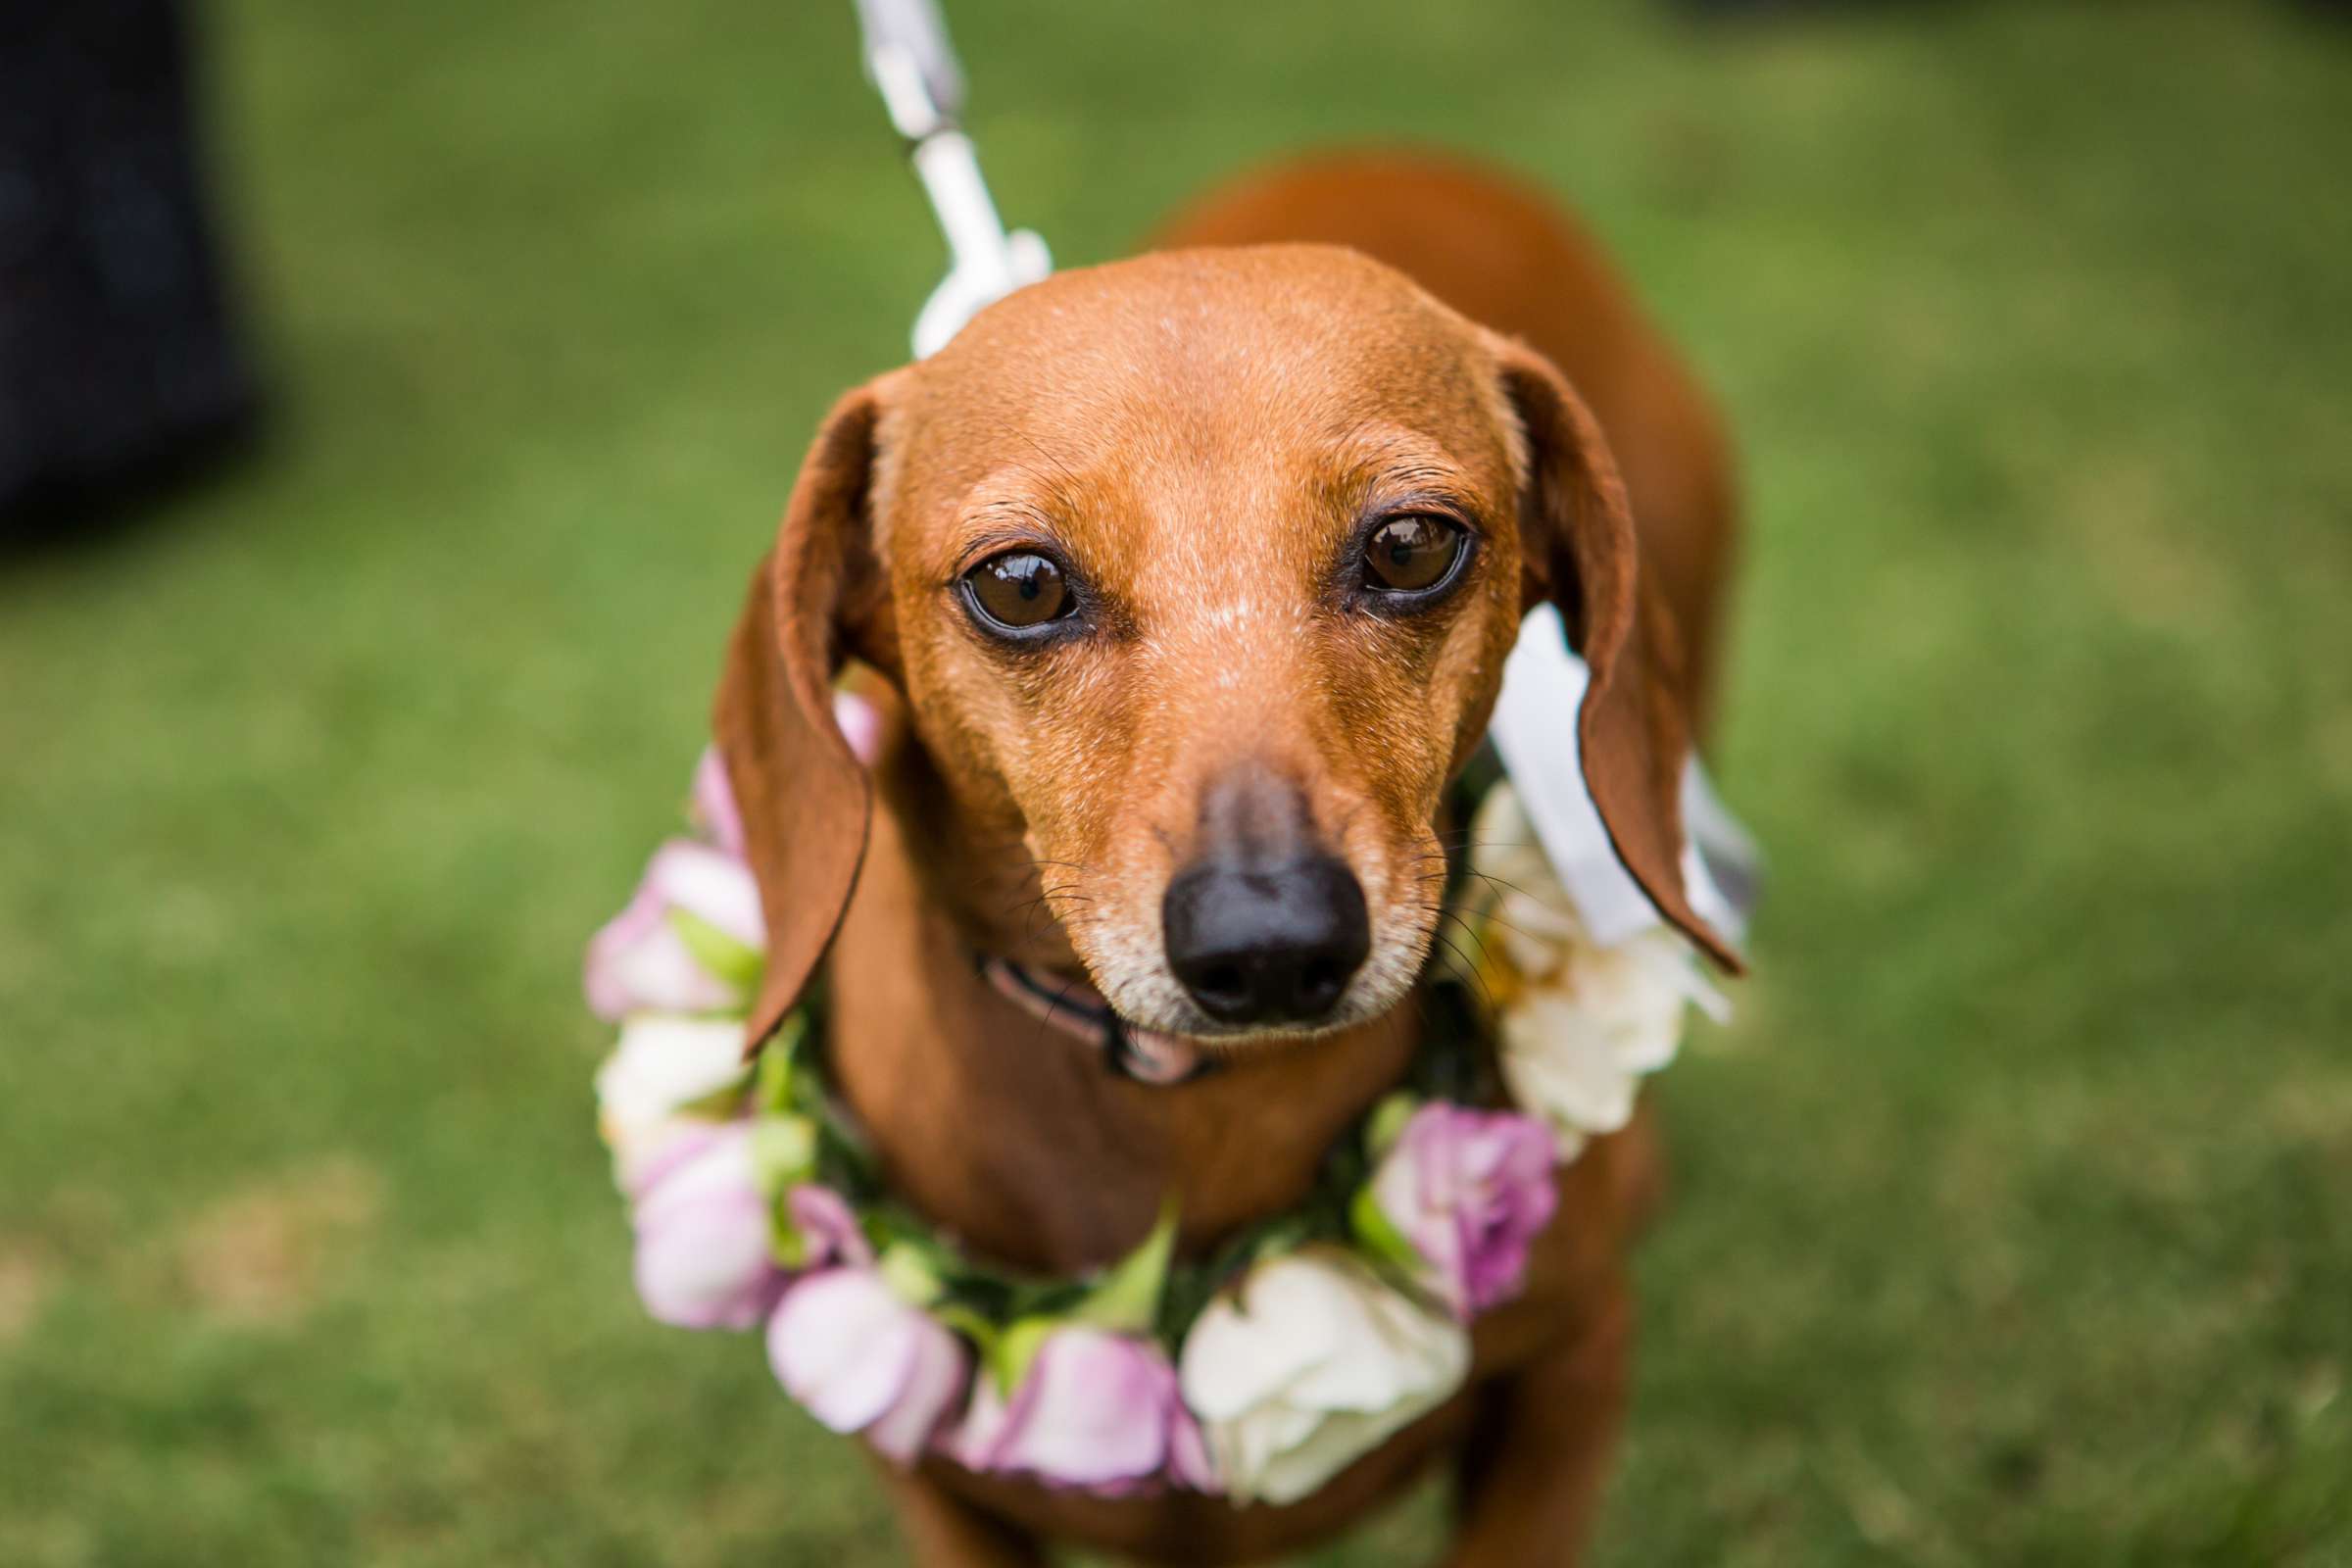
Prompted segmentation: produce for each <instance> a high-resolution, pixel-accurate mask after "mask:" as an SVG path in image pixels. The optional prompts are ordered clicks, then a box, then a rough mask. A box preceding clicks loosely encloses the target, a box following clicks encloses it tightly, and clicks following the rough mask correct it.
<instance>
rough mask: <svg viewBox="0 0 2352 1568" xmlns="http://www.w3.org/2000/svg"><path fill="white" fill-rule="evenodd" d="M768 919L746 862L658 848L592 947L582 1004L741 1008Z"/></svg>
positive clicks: (684, 845) (603, 1010)
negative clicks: (763, 915)
mask: <svg viewBox="0 0 2352 1568" xmlns="http://www.w3.org/2000/svg"><path fill="white" fill-rule="evenodd" d="M765 942H766V922H765V921H764V920H762V919H761V917H760V890H759V888H758V887H757V886H756V885H755V884H754V883H753V881H752V873H751V872H750V871H749V870H748V869H746V868H745V866H744V863H743V862H742V861H741V860H740V859H737V858H734V857H733V856H731V855H729V854H727V853H726V852H725V851H723V850H716V849H712V848H711V846H710V845H708V844H695V843H691V842H689V841H687V840H684V839H674V840H672V841H671V842H669V843H667V844H664V845H663V846H662V848H661V849H660V850H658V851H657V852H655V855H654V858H653V860H652V861H651V862H650V863H649V864H648V865H647V866H646V868H645V880H644V881H643V882H641V883H639V884H638V886H637V893H636V896H635V897H634V898H632V899H630V900H629V907H627V908H625V909H623V910H621V911H620V913H618V914H616V915H614V916H613V919H612V921H611V922H610V923H609V924H608V925H606V927H605V928H604V929H603V930H602V931H599V932H598V933H597V934H596V936H595V937H594V939H592V940H591V941H590V942H589V944H588V963H587V972H586V982H587V991H588V1005H589V1006H590V1007H592V1008H593V1009H595V1011H596V1013H597V1015H598V1016H599V1017H603V1018H611V1019H614V1020H617V1019H619V1018H621V1017H624V1016H625V1015H627V1014H629V1013H632V1012H648V1011H651V1012H720V1011H740V1010H742V1009H743V1008H745V1007H747V1006H749V1005H750V1002H751V995H752V990H753V987H754V986H755V985H756V984H757V983H758V980H759V974H760V954H761V951H762V949H763V947H764V945H765Z"/></svg>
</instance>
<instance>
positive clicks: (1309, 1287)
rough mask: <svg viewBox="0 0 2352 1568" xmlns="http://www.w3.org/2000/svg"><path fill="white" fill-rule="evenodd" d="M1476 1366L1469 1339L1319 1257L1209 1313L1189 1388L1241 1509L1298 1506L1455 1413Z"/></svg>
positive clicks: (1280, 1266) (1276, 1271) (1382, 1286)
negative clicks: (1422, 1424)
mask: <svg viewBox="0 0 2352 1568" xmlns="http://www.w3.org/2000/svg"><path fill="white" fill-rule="evenodd" d="M1469 1366H1470V1342H1469V1339H1468V1338H1467V1337H1466V1336H1465V1335H1464V1334H1463V1332H1462V1330H1461V1329H1460V1327H1458V1326H1457V1325H1456V1324H1454V1323H1452V1322H1451V1321H1449V1320H1447V1319H1446V1318H1444V1317H1441V1316H1438V1315H1436V1314H1434V1313H1432V1312H1429V1311H1427V1310H1425V1309H1424V1308H1423V1307H1421V1306H1420V1305H1419V1304H1417V1303H1416V1302H1414V1301H1413V1300H1411V1299H1409V1298H1407V1297H1406V1296H1404V1295H1403V1294H1402V1293H1401V1292H1399V1291H1397V1290H1396V1289H1394V1288H1393V1287H1391V1286H1390V1285H1388V1284H1387V1283H1386V1282H1385V1281H1383V1280H1382V1279H1381V1278H1380V1276H1379V1275H1377V1274H1375V1273H1374V1272H1373V1271H1372V1269H1371V1268H1370V1267H1369V1266H1368V1265H1366V1264H1365V1263H1364V1262H1362V1261H1361V1260H1360V1259H1358V1258H1356V1257H1353V1256H1351V1255H1350V1254H1348V1253H1347V1252H1345V1251H1342V1250H1339V1249H1337V1248H1330V1247H1310V1248H1302V1249H1300V1250H1299V1251H1297V1252H1293V1253H1289V1254H1287V1255H1283V1256H1277V1257H1273V1258H1269V1259H1267V1260H1266V1261H1264V1262H1261V1263H1259V1264H1257V1265H1256V1266H1255V1267H1253V1268H1251V1269H1250V1272H1249V1273H1248V1274H1247V1275H1246V1276H1244V1278H1243V1280H1242V1282H1241V1284H1240V1285H1239V1287H1237V1288H1236V1289H1234V1290H1233V1291H1230V1292H1228V1293H1227V1294H1225V1295H1223V1296H1220V1297H1218V1298H1217V1299H1215V1300H1214V1301H1212V1302H1210V1303H1209V1305H1208V1308H1207V1309H1206V1310H1205V1311H1203V1312H1202V1313H1201V1316H1200V1318H1199V1319H1198V1320H1197V1321H1196V1322H1195V1323H1194V1324H1193V1329H1192V1333H1191V1334H1189V1335H1187V1336H1186V1338H1185V1342H1184V1351H1183V1359H1182V1362H1181V1364H1180V1366H1179V1369H1178V1376H1179V1378H1180V1381H1181V1385H1182V1388H1183V1392H1184V1399H1185V1403H1186V1404H1188V1405H1190V1406H1191V1407H1192V1411H1193V1413H1194V1414H1195V1415H1196V1416H1198V1417H1199V1418H1200V1420H1201V1432H1202V1434H1203V1435H1204V1436H1205V1437H1206V1438H1207V1440H1208V1448H1209V1453H1210V1455H1211V1456H1212V1458H1213V1460H1214V1463H1215V1468H1216V1473H1217V1476H1218V1479H1219V1480H1221V1481H1222V1482H1223V1483H1224V1485H1225V1488H1226V1490H1227V1492H1228V1493H1229V1494H1230V1495H1232V1497H1233V1500H1234V1501H1235V1502H1236V1503H1243V1502H1248V1501H1250V1500H1251V1499H1253V1498H1256V1499H1262V1500H1263V1501H1266V1502H1270V1503H1288V1502H1296V1501H1298V1500H1299V1498H1301V1497H1304V1496H1306V1495H1309V1494H1311V1493H1313V1492H1314V1491H1315V1490H1316V1489H1317V1488H1319V1487H1321V1486H1322V1485H1323V1483H1324V1482H1326V1481H1328V1480H1330V1479H1331V1478H1332V1477H1333V1476H1335V1475H1337V1474H1338V1473H1339V1472H1340V1471H1341V1470H1343V1469H1345V1468H1346V1467H1347V1466H1348V1464H1349V1463H1351V1462H1352V1461H1354V1460H1355V1459H1357V1458H1359V1457H1361V1456H1362V1455H1364V1454H1366V1453H1369V1452H1370V1451H1371V1450H1372V1449H1374V1448H1376V1447H1378V1446H1380V1445H1381V1444H1382V1443H1384V1442H1386V1441H1387V1440H1388V1439H1389V1437H1391V1436H1392V1435H1393V1434H1395V1433H1396V1432H1397V1431H1398V1430H1400V1429H1401V1428H1403V1427H1404V1426H1405V1425H1407V1424H1408V1423H1410V1422H1411V1421H1412V1420H1413V1419H1414V1418H1416V1417H1418V1416H1420V1415H1422V1414H1424V1413H1426V1412H1428V1411H1429V1410H1432V1409H1435V1408H1436V1407H1437V1406H1438V1405H1440V1404H1442V1403H1444V1402H1445V1400H1446V1397H1448V1396H1450V1395H1451V1394H1452V1393H1453V1391H1454V1390H1455V1389H1457V1388H1459V1387H1460V1386H1461V1382H1462V1379H1463V1377H1464V1375H1465V1374H1466V1373H1467V1372H1468V1370H1469Z"/></svg>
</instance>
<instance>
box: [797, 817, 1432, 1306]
mask: <svg viewBox="0 0 2352 1568" xmlns="http://www.w3.org/2000/svg"><path fill="white" fill-rule="evenodd" d="M882 793H883V796H884V803H885V804H884V805H883V806H882V808H881V809H877V810H876V812H875V814H874V823H873V835H872V842H871V844H870V846H869V848H868V849H867V852H866V858H865V865H864V870H863V872H862V874H861V876H860V878H859V883H858V894H857V897H856V899H855V900H854V901H853V902H852V904H851V907H850V910H849V913H848V916H847V917H846V919H845V920H844V921H843V924H842V929H841V932H840V935H839V936H838V938H837V939H836V941H835V944H834V948H833V956H832V960H831V964H832V966H831V973H832V978H833V985H832V989H831V1007H830V1011H831V1015H832V1017H831V1038H830V1041H829V1043H828V1049H829V1050H830V1052H831V1054H832V1059H833V1064H834V1074H835V1079H836V1082H838V1083H839V1085H840V1086H841V1090H842V1093H843V1094H844V1096H845V1097H846V1098H847V1100H848V1102H849V1104H850V1108H851V1109H852V1110H853V1112H855V1114H856V1115H857V1116H858V1119H859V1120H860V1121H861V1122H862V1123H863V1124H864V1126H865V1128H866V1129H867V1131H868V1132H869V1134H870V1135H871V1137H872V1140H873V1143H874V1147H875V1150H876V1152H878V1153H879V1155H880V1156H881V1160H882V1163H883V1168H884V1171H885V1173H886V1176H887V1179H888V1180H889V1182H890V1183H891V1185H892V1186H893V1187H894V1188H895V1189H896V1190H897V1191H898V1192H899V1193H900V1194H901V1195H902V1196H904V1197H905V1198H906V1199H907V1201H909V1202H911V1203H912V1204H913V1205H914V1206H915V1207H917V1208H918V1209H920V1210H921V1211H922V1212H923V1213H924V1214H925V1215H927V1216H928V1217H929V1218H931V1219H932V1220H934V1221H935V1222H937V1223H938V1224H939V1225H941V1226H942V1227H943V1228H944V1229H946V1230H949V1231H951V1232H953V1233H955V1234H956V1235H957V1236H959V1237H960V1238H962V1240H963V1241H964V1242H965V1243H966V1244H967V1245H969V1246H970V1247H971V1248H972V1249H973V1250H975V1251H977V1252H979V1253H981V1254H983V1255H987V1256H990V1257H994V1258H997V1259H999V1260H1002V1261H1003V1262H1005V1263H1007V1264H1010V1265H1013V1266H1016V1267H1021V1268H1027V1269H1034V1270H1039V1271H1044V1272H1054V1273H1062V1272H1070V1271H1075V1270H1080V1269H1085V1268H1089V1267H1093V1266H1096V1265H1099V1264H1102V1263H1104V1262H1106V1261H1108V1260H1110V1259H1112V1258H1115V1257H1117V1256H1119V1255H1120V1254H1122V1253H1123V1252H1125V1251H1126V1250H1128V1249H1129V1248H1131V1247H1133V1246H1134V1245H1135V1243H1136V1242H1137V1241H1138V1240H1140V1239H1141V1238H1142V1237H1143V1235H1144V1234H1145V1233H1146V1232H1147V1231H1149V1230H1150V1229H1151V1226H1152V1218H1153V1215H1154V1214H1155V1212H1156V1211H1157V1209H1158V1206H1159V1204H1160V1202H1161V1201H1162V1199H1163V1198H1165V1197H1167V1196H1168V1195H1170V1194H1173V1195H1174V1196H1175V1198H1176V1200H1177V1201H1178V1203H1179V1204H1180V1206H1181V1213H1182V1243H1183V1245H1184V1246H1185V1247H1186V1248H1187V1249H1188V1250H1195V1249H1199V1248H1202V1247H1206V1246H1210V1245H1213V1244H1214V1243H1215V1242H1216V1241H1217V1240H1219V1239H1220V1238H1222V1237H1224V1236H1227V1235H1229V1234H1231V1233H1232V1232H1233V1231H1235V1230H1236V1229H1238V1228H1240V1227H1241V1226H1244V1225H1247V1224H1249V1223H1250V1222H1252V1221H1254V1220H1258V1219H1261V1218H1264V1217H1266V1216H1268V1215H1271V1214H1274V1213H1276V1212H1279V1211H1280V1210H1282V1209H1284V1208H1287V1207H1289V1206H1291V1205H1292V1204H1294V1203H1296V1202H1297V1201H1299V1199H1300V1198H1301V1197H1303V1196H1304V1194H1305V1193H1306V1191H1307V1189H1308V1188H1309V1187H1310V1186H1311V1185H1312V1183H1313V1180H1314V1176H1315V1172H1316V1169H1317V1167H1318V1165H1319V1164H1320V1162H1321V1160H1322V1158H1323V1155H1324V1152H1325V1151H1326V1150H1327V1149H1328V1148H1329V1146H1330V1144H1331V1142H1332V1140H1333V1139H1334V1138H1336V1137H1337V1136H1338V1135H1339V1133H1340V1132H1341V1130H1342V1129H1343V1128H1345V1127H1346V1126H1347V1124H1348V1122H1349V1121H1351V1120H1352V1119H1353V1118H1354V1117H1356V1116H1357V1115H1358V1114H1360V1113H1361V1112H1362V1111H1363V1110H1364V1108H1365V1107H1366V1106H1368V1105H1369V1104H1371V1103H1372V1102H1373V1101H1374V1100H1376V1099H1378V1098H1379V1097H1380V1095H1381V1094H1382V1093H1384V1092H1385V1091H1386V1090H1388V1089H1389V1088H1391V1087H1393V1086H1394V1085H1396V1084H1397V1082H1398V1081H1399V1080H1400V1079H1401V1078H1402V1077H1403V1075H1404V1073H1405V1070H1406V1068H1407V1066H1408V1065H1409V1063H1410V1060H1411V1056H1412V1052H1413V1048H1414V1045H1415V1044H1416V1034H1417V1024H1416V1022H1415V1020H1417V1018H1418V1016H1419V1011H1418V1008H1417V1007H1416V1006H1415V1005H1414V1003H1413V1002H1412V1001H1410V1000H1408V1001H1407V1002H1406V1003H1405V1004H1404V1005H1402V1006H1400V1007H1398V1008H1396V1009H1394V1010H1393V1011H1391V1012H1390V1013H1389V1014H1388V1015H1387V1016H1385V1017H1383V1018H1381V1019H1378V1020H1376V1021H1374V1022H1372V1023H1370V1024H1367V1025H1364V1026H1362V1027H1360V1028H1356V1029H1351V1030H1348V1031H1346V1032H1344V1033H1340V1034H1335V1035H1331V1036H1328V1037H1325V1038H1321V1039H1316V1040H1312V1041H1307V1042H1302V1043H1299V1044H1297V1045H1293V1046H1287V1047H1275V1048H1266V1047H1255V1048H1251V1049H1250V1051H1248V1052H1245V1053H1238V1054H1234V1055H1233V1056H1232V1057H1230V1058H1229V1059H1227V1060H1226V1062H1225V1063H1224V1064H1223V1069H1222V1070H1220V1071H1218V1072H1215V1073H1213V1074H1209V1075H1207V1076H1205V1077H1202V1078H1201V1079H1198V1080H1196V1081H1193V1082H1190V1083H1185V1084H1181V1085H1175V1086H1169V1087H1161V1086H1154V1085H1147V1084H1142V1083H1137V1082H1134V1081H1132V1080H1131V1079H1128V1078H1124V1077H1122V1076H1120V1075H1119V1074H1118V1073H1116V1072H1113V1071H1111V1070H1110V1069H1109V1068H1108V1067H1107V1066H1106V1064H1105V1062H1104V1060H1103V1055H1102V1054H1101V1053H1100V1052H1098V1051H1093V1050H1089V1049H1087V1048H1086V1047H1085V1046H1084V1045H1082V1044H1081V1043H1080V1042H1079V1041H1077V1040H1074V1039H1072V1038H1071V1037H1070V1036H1069V1035H1067V1034H1066V1033H1064V1032H1063V1031H1061V1030H1058V1029H1054V1028H1052V1027H1050V1026H1048V1025H1046V1024H1044V1023H1042V1022H1041V1021H1040V1020H1039V1019H1038V1018H1037V1017H1036V1016H1035V1014H1034V1013H1032V1012H1031V1011H1029V1010H1028V1009H1026V1008H1023V1007H1021V1006H1019V1005H1016V1004H1015V1003H1013V1002H1011V1001H1009V1000H1007V999H1006V998H1005V997H1004V996H1003V995H1001V994H1000V993H999V992H998V991H997V990H996V989H995V988H994V987H992V986H991V985H990V984H989V983H988V982H987V981H986V980H984V979H982V978H981V977H980V976H979V975H977V974H976V973H975V972H974V969H973V965H972V961H971V956H970V945H971V933H970V931H969V930H968V927H967V925H966V923H965V922H964V921H961V920H959V919H958V918H956V915H955V914H954V913H952V912H951V911H950V910H949V909H948V908H946V907H943V901H942V898H941V896H940V890H941V889H942V888H943V887H948V886H952V885H954V884H955V881H956V878H959V877H960V878H962V879H964V885H966V886H978V885H982V884H981V883H980V881H979V879H980V878H982V877H988V876H998V877H1001V876H1002V875H1004V874H1005V864H1004V861H1005V857H1004V855H1003V852H1002V851H999V852H997V853H995V854H987V853H983V846H982V844H981V843H978V842H975V840H974V839H973V838H971V837H965V836H963V835H962V834H959V833H958V831H957V824H956V823H954V822H953V821H944V822H943V820H942V818H941V816H940V814H939V813H938V811H937V809H936V808H937V804H938V803H937V802H936V800H935V799H932V800H925V795H926V792H925V791H924V790H923V789H922V788H921V781H920V779H919V777H916V778H912V779H909V778H907V777H905V776H902V777H900V778H897V779H893V780H892V781H890V786H889V787H886V788H885V789H884V791H883V792H882ZM911 802H922V803H923V804H924V805H925V807H926V808H927V809H923V810H921V811H919V812H918V811H915V810H912V809H910V806H909V803H911ZM903 811H904V812H907V816H908V817H909V818H910V819H911V820H914V821H918V822H920V823H921V842H922V843H923V845H924V850H923V855H924V860H923V863H922V867H921V869H920V870H919V871H918V868H917V865H916V863H915V861H914V858H913V857H912V856H911V855H910V854H909V852H908V848H907V832H906V831H905V830H904V828H903V827H902V815H901V813H902V812H903ZM943 828H945V830H946V831H945V832H943V831H942V829H943ZM1023 863H1024V864H1026V861H1025V858H1024V861H1023ZM1034 926H1035V934H1034V935H1033V936H1029V937H1027V938H1025V940H1024V943H1023V951H1022V952H1021V953H1019V954H1018V955H1017V956H1020V957H1021V958H1022V959H1023V960H1024V961H1027V962H1031V963H1036V964H1039V965H1041V966H1043V967H1048V968H1063V970H1064V972H1067V973H1075V972H1076V964H1075V960H1074V958H1071V957H1068V956H1066V955H1067V954H1068V947H1067V943H1066V941H1064V940H1063V939H1062V938H1061V935H1060V933H1059V931H1058V929H1057V928H1053V922H1052V920H1051V918H1050V917H1048V916H1046V915H1044V914H1043V913H1042V912H1040V913H1039V914H1038V916H1037V918H1036V920H1035V922H1034ZM1056 947H1058V949H1059V954H1058V955H1057V954H1056V953H1055V951H1054V950H1055V948H1056ZM1057 958H1058V960H1059V961H1058V962H1057V961H1056V959H1057Z"/></svg>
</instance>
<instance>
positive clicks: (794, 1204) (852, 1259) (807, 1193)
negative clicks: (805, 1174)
mask: <svg viewBox="0 0 2352 1568" xmlns="http://www.w3.org/2000/svg"><path fill="white" fill-rule="evenodd" d="M784 1212H785V1214H786V1215H787V1216H788V1217H789V1218H790V1219H791V1220H792V1227H793V1229H794V1230H796V1231H799V1232H800V1233H801V1246H802V1248H803V1249H804V1252H803V1255H802V1257H801V1260H800V1262H799V1263H798V1264H796V1265H795V1266H796V1267H799V1268H802V1269H816V1268H826V1267H829V1266H831V1265H832V1264H835V1263H850V1264H854V1265H856V1266H858V1267H859V1268H864V1267H867V1266H869V1265H871V1264H872V1262H873V1261H874V1249H873V1246H872V1244H870V1243H869V1242H867V1241H866V1239H865V1232H864V1231H862V1230H860V1229H859V1228H858V1215H857V1214H856V1212H854V1211H853V1210H852V1209H851V1207H850V1205H849V1203H848V1201H846V1200H844V1199H843V1198H842V1196H841V1195H840V1194H839V1193H837V1192H835V1191H834V1190H833V1189H832V1188H830V1187H819V1186H818V1185H817V1184H816V1183H814V1182H803V1183H801V1184H800V1185H799V1186H797V1187H795V1188H793V1190H792V1191H791V1192H790V1193H788V1194H787V1195H785V1199H784Z"/></svg>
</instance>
